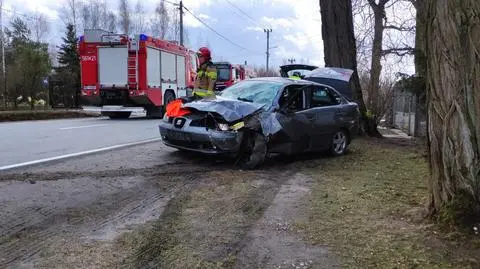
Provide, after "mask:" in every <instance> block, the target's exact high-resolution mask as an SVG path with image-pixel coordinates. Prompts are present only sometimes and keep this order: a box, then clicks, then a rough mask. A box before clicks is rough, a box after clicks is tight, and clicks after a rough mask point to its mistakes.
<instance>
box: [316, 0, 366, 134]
mask: <svg viewBox="0 0 480 269" xmlns="http://www.w3.org/2000/svg"><path fill="white" fill-rule="evenodd" d="M319 4H320V14H321V17H322V37H323V46H324V55H325V66H328V67H341V68H348V69H351V70H353V71H354V73H353V76H352V83H351V87H352V92H353V99H354V100H355V102H357V104H358V105H359V107H360V111H361V113H362V116H363V117H364V118H366V112H367V111H366V107H365V102H364V100H363V95H362V88H361V86H360V78H359V76H358V70H357V46H356V43H355V34H354V30H353V15H352V1H351V0H336V1H331V0H319ZM367 129H370V128H367ZM367 133H368V134H370V133H369V132H368V130H367Z"/></svg>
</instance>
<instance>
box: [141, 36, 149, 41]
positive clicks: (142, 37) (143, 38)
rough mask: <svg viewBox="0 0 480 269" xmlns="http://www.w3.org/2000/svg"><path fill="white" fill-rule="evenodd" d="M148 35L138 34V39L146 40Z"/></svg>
mask: <svg viewBox="0 0 480 269" xmlns="http://www.w3.org/2000/svg"><path fill="white" fill-rule="evenodd" d="M147 38H148V36H147V35H145V34H141V35H140V41H147Z"/></svg>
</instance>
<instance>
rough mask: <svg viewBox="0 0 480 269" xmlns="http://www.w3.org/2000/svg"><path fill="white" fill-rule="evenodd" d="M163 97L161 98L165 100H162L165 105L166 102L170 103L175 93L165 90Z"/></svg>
mask: <svg viewBox="0 0 480 269" xmlns="http://www.w3.org/2000/svg"><path fill="white" fill-rule="evenodd" d="M163 98H164V99H163V100H165V101H164V106H167V105H168V103H170V102H172V101H173V100H175V94H174V93H173V92H171V91H167V92H166V93H165V96H164V97H163Z"/></svg>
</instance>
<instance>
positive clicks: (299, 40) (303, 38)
mask: <svg viewBox="0 0 480 269" xmlns="http://www.w3.org/2000/svg"><path fill="white" fill-rule="evenodd" d="M283 38H284V39H285V40H287V41H290V42H292V43H293V44H294V45H296V46H297V47H298V49H299V50H301V51H303V50H305V48H306V47H307V44H308V43H309V37H308V36H307V35H306V34H305V33H296V34H295V35H291V34H288V35H284V36H283Z"/></svg>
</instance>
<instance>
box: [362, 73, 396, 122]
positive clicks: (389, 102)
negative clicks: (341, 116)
mask: <svg viewBox="0 0 480 269" xmlns="http://www.w3.org/2000/svg"><path fill="white" fill-rule="evenodd" d="M369 83H370V73H369V72H368V71H360V85H362V89H364V92H363V96H364V99H365V102H366V103H368V104H370V105H369V110H370V111H371V113H372V114H374V115H377V117H375V124H377V125H378V124H379V123H380V121H381V119H382V118H383V117H384V116H385V115H386V114H387V113H388V111H389V110H392V108H393V94H394V86H395V80H394V79H393V78H392V77H391V76H385V77H383V78H381V79H380V87H379V89H378V92H377V93H376V94H375V96H371V95H370V94H369V92H368V90H366V89H368V86H369Z"/></svg>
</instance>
